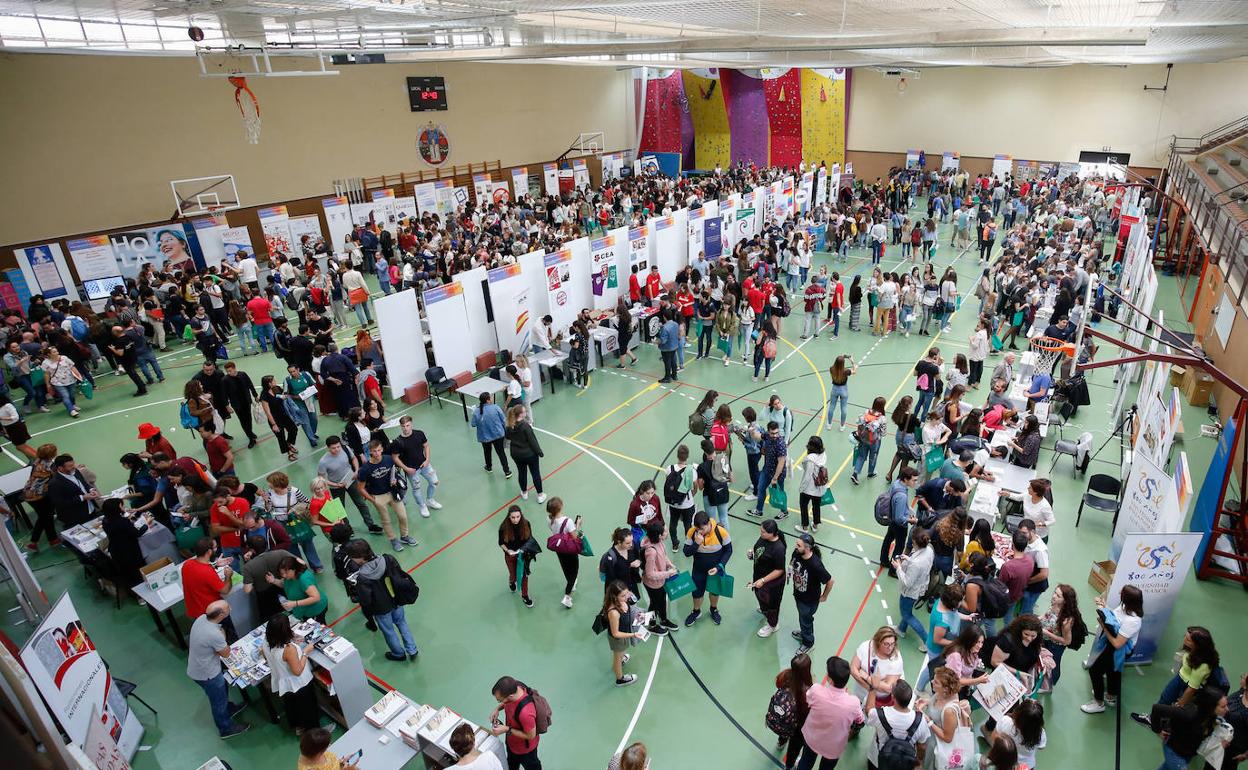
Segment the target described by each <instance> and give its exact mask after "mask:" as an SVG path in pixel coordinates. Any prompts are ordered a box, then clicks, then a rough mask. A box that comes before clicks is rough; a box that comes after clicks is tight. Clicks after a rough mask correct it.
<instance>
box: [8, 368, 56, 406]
mask: <svg viewBox="0 0 1248 770" xmlns="http://www.w3.org/2000/svg"><path fill="white" fill-rule="evenodd" d="M13 382H14V383H15V384H16V385H17V387H19V388H21V389H22V390H23V391H25V392H26V398H24V399H22V406H30V402H32V401H33V402H35V406H37V407H44V406H47V404H48V394H47V392H46V391H44V390H43V388H36V387H35V383H34V382H33V381H32V380H31V379H30V375H29V374H20V375H18V376H17V377H15V378H14V379H13Z"/></svg>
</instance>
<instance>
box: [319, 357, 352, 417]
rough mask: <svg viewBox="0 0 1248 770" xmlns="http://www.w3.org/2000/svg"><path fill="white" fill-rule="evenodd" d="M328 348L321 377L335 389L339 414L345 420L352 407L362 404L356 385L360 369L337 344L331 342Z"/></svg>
mask: <svg viewBox="0 0 1248 770" xmlns="http://www.w3.org/2000/svg"><path fill="white" fill-rule="evenodd" d="M326 349H327V350H328V351H329V352H328V354H327V355H326V356H325V358H323V359H322V360H321V379H322V380H323V381H324V382H325V383H326V384H327V385H329V386H330V387H332V388H333V389H334V397H335V399H336V401H337V403H338V416H339V417H341V418H342V419H344V420H345V419H347V413H348V412H350V411H351V408H352V407H356V406H359V405H360V396H359V391H358V390H356V387H355V376H356V375H357V374H359V370H358V369H356V367H355V363H354V362H353V361H352V360H351V359H350V357H348V356H346V355H344V354H342V353H340V352H338V346H337V345H334V344H330V345H329V347H328V348H326Z"/></svg>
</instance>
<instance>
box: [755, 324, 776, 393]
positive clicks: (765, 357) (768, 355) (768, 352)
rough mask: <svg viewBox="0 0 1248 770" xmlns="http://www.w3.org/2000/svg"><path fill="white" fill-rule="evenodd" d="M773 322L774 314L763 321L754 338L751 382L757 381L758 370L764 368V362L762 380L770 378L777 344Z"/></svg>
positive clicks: (765, 380)
mask: <svg viewBox="0 0 1248 770" xmlns="http://www.w3.org/2000/svg"><path fill="white" fill-rule="evenodd" d="M775 323H776V319H775V317H774V316H773V317H771V318H769V319H767V320H766V321H763V326H762V328H761V329H759V332H758V338H757V339H756V340H754V377H753V378H752V381H753V382H758V371H759V370H760V369H763V368H764V364H766V370H765V371H764V373H763V382H767V381H768V380H770V379H771V366H772V362H773V361H775V360H776V353H777V352H778V346H779V342H778V338H779V332H778V331H777V330H776V326H775Z"/></svg>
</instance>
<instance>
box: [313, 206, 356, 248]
mask: <svg viewBox="0 0 1248 770" xmlns="http://www.w3.org/2000/svg"><path fill="white" fill-rule="evenodd" d="M321 208H322V209H324V211H325V224H326V225H328V227H329V244H328V246H329V250H330V252H331V253H333V254H343V253H345V252H346V243H347V236H349V235H350V234H351V230H352V229H353V228H352V227H351V206H350V204H348V203H347V199H346V198H345V197H342V196H339V197H336V198H321Z"/></svg>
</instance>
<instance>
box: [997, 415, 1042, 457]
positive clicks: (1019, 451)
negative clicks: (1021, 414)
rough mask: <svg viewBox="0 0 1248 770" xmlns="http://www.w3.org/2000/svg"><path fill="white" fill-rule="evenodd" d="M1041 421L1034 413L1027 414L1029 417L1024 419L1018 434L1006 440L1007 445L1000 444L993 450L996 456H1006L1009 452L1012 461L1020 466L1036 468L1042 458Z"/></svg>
mask: <svg viewBox="0 0 1248 770" xmlns="http://www.w3.org/2000/svg"><path fill="white" fill-rule="evenodd" d="M1041 439H1042V437H1041V435H1040V421H1039V420H1037V419H1036V416H1035V415H1034V414H1029V415H1027V419H1026V420H1024V421H1023V427H1022V429H1021V430H1019V432H1018V434H1017V435H1015V436H1014V438H1012V439H1008V440H1007V441H1006V442H1005V446H999V447H997V448H996V449H994V450H993V455H994V456H996V457H1005V455H1006V454H1007V452H1008V453H1009V454H1010V462H1012V463H1013V464H1015V465H1017V466H1019V467H1020V468H1034V467H1036V461H1037V460H1039V459H1040V441H1041Z"/></svg>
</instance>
